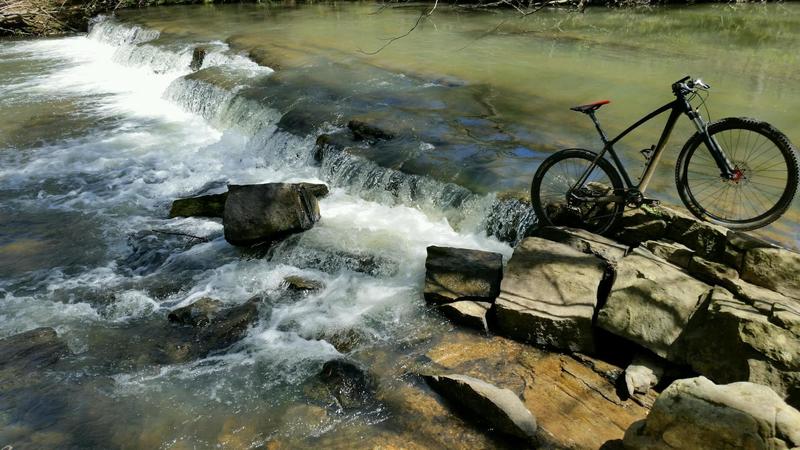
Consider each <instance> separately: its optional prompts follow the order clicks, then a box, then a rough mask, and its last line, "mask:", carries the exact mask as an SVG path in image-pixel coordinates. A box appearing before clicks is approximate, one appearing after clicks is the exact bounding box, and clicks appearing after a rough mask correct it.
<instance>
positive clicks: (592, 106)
mask: <svg viewBox="0 0 800 450" xmlns="http://www.w3.org/2000/svg"><path fill="white" fill-rule="evenodd" d="M609 103H611V100H600V101H599V102H594V103H587V104H585V105H579V106H573V107H572V108H570V109H571V110H573V111H578V112H581V113H584V114H586V113H588V112H590V111H597V110H598V109H600V107H601V106H603V105H607V104H609Z"/></svg>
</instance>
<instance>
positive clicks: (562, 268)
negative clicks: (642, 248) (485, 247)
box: [493, 237, 606, 352]
mask: <svg viewBox="0 0 800 450" xmlns="http://www.w3.org/2000/svg"><path fill="white" fill-rule="evenodd" d="M605 270H606V265H605V263H604V262H603V261H601V260H600V259H599V258H597V257H595V256H593V255H587V254H585V253H582V252H579V251H577V250H575V249H574V248H572V247H570V246H567V245H564V244H560V243H557V242H553V241H548V240H545V239H541V238H537V237H530V238H526V239H524V240H523V241H522V243H520V245H519V246H518V247H517V248H516V249H515V250H514V254H513V256H512V257H511V260H510V261H509V262H508V267H506V273H505V275H504V278H503V281H502V283H501V287H500V296H499V297H498V298H497V301H496V302H495V308H494V319H495V320H494V324H493V326H494V327H495V331H496V332H497V333H498V334H501V335H503V336H508V337H511V338H514V339H518V340H521V341H524V342H531V343H535V344H538V345H545V346H550V347H555V348H559V349H563V350H570V351H588V352H591V351H592V350H593V349H594V336H593V331H592V317H593V316H594V312H595V306H596V305H597V296H598V289H599V287H600V283H601V281H602V280H603V279H604V275H605Z"/></svg>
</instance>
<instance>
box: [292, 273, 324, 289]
mask: <svg viewBox="0 0 800 450" xmlns="http://www.w3.org/2000/svg"><path fill="white" fill-rule="evenodd" d="M283 282H284V283H286V287H287V288H288V289H290V290H292V291H298V292H308V291H319V290H321V289H323V288H325V284H324V283H323V282H321V281H318V280H312V279H310V278H303V277H301V276H297V275H290V276H288V277H286V278H284V279H283Z"/></svg>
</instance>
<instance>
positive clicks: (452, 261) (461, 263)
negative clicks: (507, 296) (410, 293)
mask: <svg viewBox="0 0 800 450" xmlns="http://www.w3.org/2000/svg"><path fill="white" fill-rule="evenodd" d="M502 278H503V255H501V254H499V253H492V252H484V251H480V250H469V249H464V248H451V247H436V246H431V247H428V257H427V259H426V260H425V288H424V291H423V292H424V296H425V300H427V301H428V302H431V303H437V304H442V303H449V302H454V301H459V300H475V301H486V302H493V301H494V299H495V297H497V294H498V293H499V292H500V280H501V279H502Z"/></svg>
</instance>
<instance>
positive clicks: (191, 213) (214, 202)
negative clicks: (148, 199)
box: [169, 192, 228, 218]
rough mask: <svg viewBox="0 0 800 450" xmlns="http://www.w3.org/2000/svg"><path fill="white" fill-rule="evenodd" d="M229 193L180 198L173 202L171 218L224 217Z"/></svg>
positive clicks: (170, 212)
mask: <svg viewBox="0 0 800 450" xmlns="http://www.w3.org/2000/svg"><path fill="white" fill-rule="evenodd" d="M227 198H228V193H227V192H224V193H222V194H211V195H200V196H197V197H189V198H179V199H178V200H175V201H174V202H172V208H170V210H169V217H170V218H173V217H222V216H223V214H224V213H225V199H227Z"/></svg>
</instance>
